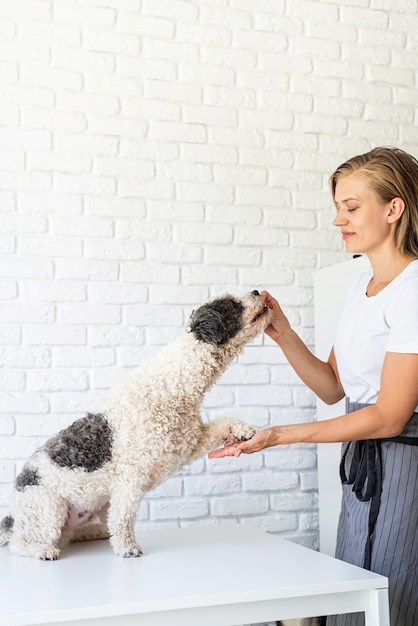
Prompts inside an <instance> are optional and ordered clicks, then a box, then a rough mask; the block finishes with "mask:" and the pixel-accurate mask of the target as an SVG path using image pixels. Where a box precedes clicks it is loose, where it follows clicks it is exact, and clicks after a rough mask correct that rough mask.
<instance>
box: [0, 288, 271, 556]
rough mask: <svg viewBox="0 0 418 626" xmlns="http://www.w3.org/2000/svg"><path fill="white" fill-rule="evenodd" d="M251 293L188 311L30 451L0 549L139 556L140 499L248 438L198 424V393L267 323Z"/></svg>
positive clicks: (220, 424)
mask: <svg viewBox="0 0 418 626" xmlns="http://www.w3.org/2000/svg"><path fill="white" fill-rule="evenodd" d="M269 320H270V312H269V310H268V309H267V307H266V306H265V305H264V302H263V299H262V297H261V296H260V294H259V293H258V291H253V292H251V293H250V294H248V295H246V296H245V297H243V298H241V299H239V298H235V297H233V296H230V295H227V296H225V297H222V298H218V299H216V300H213V301H212V302H209V303H208V304H204V305H203V306H201V307H200V308H198V309H197V310H196V311H195V312H193V314H192V316H191V318H190V321H189V326H188V328H187V332H184V333H183V334H182V335H181V336H180V337H179V338H178V339H177V340H175V341H173V342H172V343H170V344H168V345H167V346H166V347H165V348H163V349H162V350H161V351H160V352H159V353H158V354H157V355H156V356H154V357H153V358H152V359H150V360H149V361H148V362H147V363H145V364H144V365H143V366H141V367H139V368H137V369H136V370H134V371H133V372H132V373H131V374H130V375H129V376H128V377H127V379H126V380H124V381H122V383H121V384H120V385H119V386H117V387H116V388H115V390H114V391H113V392H111V393H110V395H109V397H108V398H107V399H105V401H104V404H103V406H102V407H101V408H100V410H99V412H98V413H97V414H94V415H93V414H88V415H87V416H86V417H84V418H81V419H79V420H77V421H75V422H74V423H73V424H72V425H71V426H69V427H68V428H66V429H64V430H62V431H61V432H59V433H58V434H57V435H55V436H54V437H52V438H51V439H49V440H48V441H47V442H46V444H45V445H44V446H42V447H41V448H39V449H38V450H37V451H36V452H35V453H34V454H33V456H32V457H31V458H30V459H29V461H28V462H27V463H26V465H25V466H24V467H23V470H22V472H21V473H20V474H19V476H18V477H17V479H16V483H15V489H14V501H13V504H12V512H11V515H8V516H6V517H5V518H4V519H3V520H2V521H1V522H0V545H5V544H6V543H9V547H10V549H11V550H12V551H13V552H16V553H17V554H21V555H23V556H34V557H39V558H41V559H44V560H53V559H57V558H58V556H59V554H60V552H61V550H62V548H63V546H65V545H66V544H67V543H68V542H69V541H86V540H91V539H101V538H110V543H111V545H112V547H113V549H114V551H115V552H116V554H118V555H120V556H123V557H131V556H132V557H135V556H140V555H141V554H142V551H141V547H140V546H139V545H138V544H137V541H136V538H135V533H134V524H135V520H136V513H137V510H138V507H139V504H140V502H141V499H142V498H143V496H144V494H145V493H147V492H148V491H149V490H150V489H153V488H154V487H156V486H157V485H158V484H159V483H161V482H162V481H164V480H165V479H166V478H168V476H170V475H171V474H173V473H174V472H177V471H178V470H180V469H181V468H182V467H184V466H185V465H186V464H188V463H191V462H192V461H194V460H195V459H198V458H199V457H201V456H202V455H204V454H206V453H207V452H208V451H209V450H212V449H214V448H218V447H220V446H221V445H223V444H225V443H227V442H233V441H238V440H243V439H250V438H251V437H252V436H253V434H254V432H255V430H256V429H255V427H254V426H250V425H248V424H245V423H244V422H242V421H240V420H238V419H235V418H231V417H224V418H222V417H221V418H218V419H215V420H213V421H211V422H209V423H204V422H203V421H202V419H201V416H200V407H201V404H202V402H203V398H204V394H205V393H206V392H207V391H208V390H209V389H210V387H211V386H212V385H213V384H214V382H215V381H216V380H217V379H218V378H219V376H220V375H221V374H222V372H224V371H225V369H226V368H227V366H228V365H229V364H230V363H231V361H232V360H233V359H234V358H235V357H236V356H237V355H238V354H239V353H240V352H241V350H242V349H243V348H244V346H245V344H247V343H248V342H249V341H251V340H252V339H254V338H255V337H256V335H258V334H259V333H261V332H262V331H263V330H264V329H265V328H266V327H267V325H268V324H269Z"/></svg>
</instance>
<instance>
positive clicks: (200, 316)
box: [187, 304, 228, 346]
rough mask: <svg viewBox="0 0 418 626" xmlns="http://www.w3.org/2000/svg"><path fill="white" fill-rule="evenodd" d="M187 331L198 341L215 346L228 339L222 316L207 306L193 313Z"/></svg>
mask: <svg viewBox="0 0 418 626" xmlns="http://www.w3.org/2000/svg"><path fill="white" fill-rule="evenodd" d="M187 330H188V331H189V332H191V333H193V335H194V338H195V339H197V340H198V341H203V342H205V343H213V344H215V345H217V346H220V345H221V344H223V343H225V342H226V341H227V339H228V337H227V333H226V328H225V325H224V323H223V320H222V315H221V314H220V313H219V312H218V311H215V310H214V309H213V308H211V307H210V305H208V304H204V305H203V306H201V307H200V308H198V309H197V311H193V313H192V315H191V317H190V321H189V325H188V327H187Z"/></svg>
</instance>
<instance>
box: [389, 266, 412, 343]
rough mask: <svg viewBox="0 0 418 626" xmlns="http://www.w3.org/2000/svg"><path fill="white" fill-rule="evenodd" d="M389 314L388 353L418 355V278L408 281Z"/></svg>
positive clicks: (390, 308)
mask: <svg viewBox="0 0 418 626" xmlns="http://www.w3.org/2000/svg"><path fill="white" fill-rule="evenodd" d="M402 287H403V288H402V290H401V291H400V292H399V294H398V295H397V297H396V298H395V300H394V302H393V303H392V305H391V306H390V307H389V310H388V312H387V320H386V321H387V324H388V326H389V328H390V334H389V341H388V345H387V351H388V352H405V353H411V354H417V353H418V278H414V279H412V280H409V281H407V282H406V283H405V284H404V285H403V286H402Z"/></svg>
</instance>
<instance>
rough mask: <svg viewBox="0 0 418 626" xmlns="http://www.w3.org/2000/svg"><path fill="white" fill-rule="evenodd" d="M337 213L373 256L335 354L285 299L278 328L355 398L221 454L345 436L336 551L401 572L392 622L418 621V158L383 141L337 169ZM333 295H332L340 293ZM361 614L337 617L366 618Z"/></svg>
mask: <svg viewBox="0 0 418 626" xmlns="http://www.w3.org/2000/svg"><path fill="white" fill-rule="evenodd" d="M330 184H331V192H332V196H333V199H334V202H335V206H336V209H337V214H336V216H335V219H334V221H333V223H334V225H335V226H337V227H338V228H340V230H341V234H342V237H343V240H344V243H345V246H346V249H347V250H348V251H350V252H361V253H365V254H366V255H367V257H368V259H369V261H370V264H371V266H372V271H371V272H370V271H367V272H365V273H362V274H360V275H359V276H358V277H356V278H355V280H354V282H353V284H352V285H351V288H350V291H349V295H348V299H347V302H346V305H345V307H344V310H343V312H342V315H341V318H340V322H339V325H338V329H337V334H336V338H335V342H334V347H333V348H332V350H331V352H330V355H329V358H328V360H327V361H326V362H325V361H321V360H320V359H318V358H317V357H316V356H314V355H313V354H312V353H311V352H310V351H309V350H308V348H307V347H306V346H305V345H304V344H303V342H302V341H301V339H300V338H299V337H298V336H297V334H296V333H295V332H294V331H293V329H292V328H291V326H290V324H289V321H288V319H287V317H286V316H285V314H284V313H283V311H282V309H281V307H280V305H279V303H278V302H277V300H275V299H274V298H273V297H272V296H271V295H270V294H268V293H267V292H264V293H262V296H263V298H264V301H265V304H266V306H267V307H268V308H269V309H270V311H271V322H270V324H269V326H268V327H267V328H266V331H265V332H266V333H267V334H268V335H269V336H270V337H271V338H272V339H273V340H274V341H276V343H277V344H278V345H279V346H280V348H281V349H282V350H283V352H284V354H285V356H286V358H287V359H288V361H289V363H290V364H291V365H292V367H293V368H294V369H295V371H296V372H297V374H298V375H299V377H300V378H301V379H302V380H303V381H304V382H305V383H306V384H307V385H308V386H309V387H310V388H311V389H312V390H313V391H314V392H315V393H316V394H317V395H318V396H319V397H320V398H321V399H322V400H323V401H324V402H326V403H327V404H333V403H335V402H337V401H338V400H340V399H341V398H343V397H344V396H345V397H346V406H347V413H346V414H345V415H341V416H339V417H336V418H333V419H328V420H321V421H319V422H309V423H302V424H289V425H286V426H271V427H269V428H265V429H264V430H260V431H258V432H257V433H255V435H254V436H253V437H252V438H251V439H250V440H249V441H246V442H243V443H238V444H235V445H232V446H228V447H226V448H224V449H222V450H217V451H215V452H212V453H211V454H210V457H211V458H212V457H221V456H233V455H235V456H240V455H241V454H251V453H253V452H257V451H260V450H263V449H264V448H268V447H271V446H276V445H279V444H292V443H301V442H306V443H330V442H343V455H342V461H341V467H340V475H341V478H342V483H343V498H342V508H341V514H340V520H339V528H338V538H337V551H336V556H337V557H338V558H340V559H342V560H344V561H348V562H349V563H352V564H354V565H359V566H361V567H365V568H367V569H370V570H372V571H374V572H376V573H379V574H383V575H385V576H387V577H388V578H389V591H390V605H391V606H390V610H391V626H416V624H417V623H418V595H417V593H416V589H417V588H418V571H417V568H416V563H417V561H418V535H417V530H416V527H417V525H416V520H417V518H418V162H417V161H416V160H415V159H414V157H412V156H411V155H408V154H407V153H405V152H403V151H402V150H399V149H397V148H376V149H375V150H372V151H371V152H369V153H366V154H363V155H360V156H358V157H354V158H352V159H350V160H349V161H347V162H346V163H344V164H342V165H341V166H340V167H339V168H337V170H336V171H335V172H334V174H333V175H332V176H331V178H330ZM331 297H332V294H331ZM362 624H364V616H363V615H361V614H353V615H348V616H347V615H345V616H331V617H330V618H328V620H327V625H329V626H361V625H362Z"/></svg>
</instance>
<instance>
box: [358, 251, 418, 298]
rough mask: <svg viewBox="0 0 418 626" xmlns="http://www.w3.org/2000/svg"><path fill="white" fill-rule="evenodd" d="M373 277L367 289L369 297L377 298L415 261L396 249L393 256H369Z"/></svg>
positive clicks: (385, 254)
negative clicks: (376, 296)
mask: <svg viewBox="0 0 418 626" xmlns="http://www.w3.org/2000/svg"><path fill="white" fill-rule="evenodd" d="M368 258H369V261H370V264H371V266H372V268H373V276H372V278H371V279H370V282H369V284H368V287H367V295H368V296H375V295H377V294H378V293H379V292H380V291H382V289H384V288H385V287H386V286H387V285H388V284H389V283H391V282H392V280H394V279H395V278H396V277H397V276H399V274H401V273H402V272H403V270H404V269H405V268H406V267H407V266H408V265H409V264H410V263H411V262H412V261H414V260H415V259H414V258H413V257H410V256H407V255H405V254H402V253H401V252H399V250H397V249H395V250H393V251H392V253H391V254H387V251H385V253H384V254H381V255H379V254H378V253H377V254H376V255H370V256H369V255H368Z"/></svg>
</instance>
